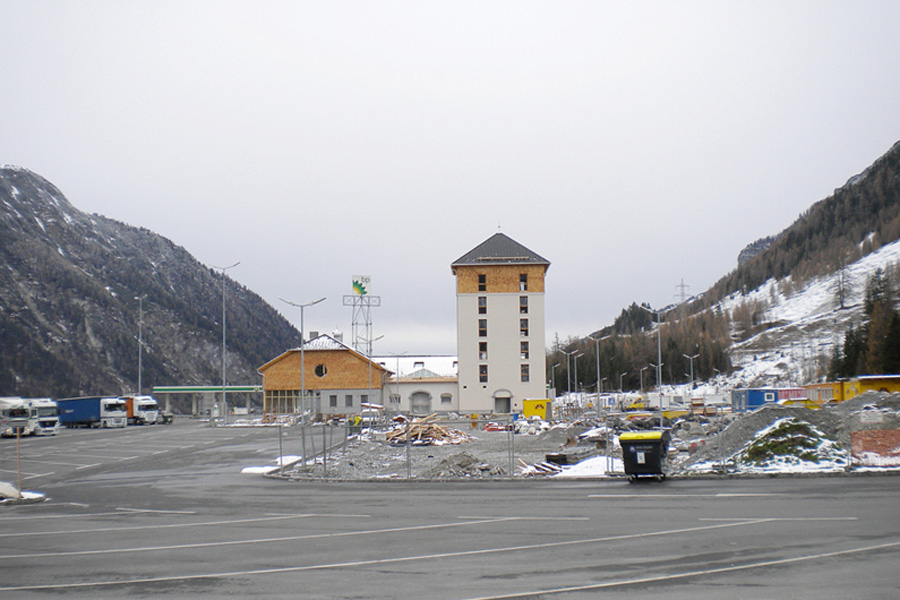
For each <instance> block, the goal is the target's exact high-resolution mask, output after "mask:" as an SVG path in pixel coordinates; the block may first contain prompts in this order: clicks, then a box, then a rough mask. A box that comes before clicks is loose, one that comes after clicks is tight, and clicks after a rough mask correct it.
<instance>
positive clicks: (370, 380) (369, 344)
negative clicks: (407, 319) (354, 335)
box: [360, 335, 384, 408]
mask: <svg viewBox="0 0 900 600" xmlns="http://www.w3.org/2000/svg"><path fill="white" fill-rule="evenodd" d="M382 338H384V336H383V335H379V336H378V337H377V338H375V339H369V343H368V344H367V345H368V347H369V353H370V354H369V356H367V357H366V358H368V359H369V402H372V354H371V352H372V344H373V343H374V342H377V341H378V340H380V339H382ZM383 388H384V386H382V389H383ZM378 399H379V400H380V401H381V404H382V408H384V406H383V405H384V401H383V400H382V398H381V397H380V395H379V398H378ZM360 408H362V407H360Z"/></svg>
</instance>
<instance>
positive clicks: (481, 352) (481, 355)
mask: <svg viewBox="0 0 900 600" xmlns="http://www.w3.org/2000/svg"><path fill="white" fill-rule="evenodd" d="M478 360H487V342H478Z"/></svg>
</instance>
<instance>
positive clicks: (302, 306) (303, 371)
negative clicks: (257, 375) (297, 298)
mask: <svg viewBox="0 0 900 600" xmlns="http://www.w3.org/2000/svg"><path fill="white" fill-rule="evenodd" d="M279 300H281V301H282V302H284V303H285V304H290V305H291V306H293V307H294V308H299V309H300V421H301V423H302V422H305V421H306V379H305V377H306V364H305V356H304V352H305V347H306V341H305V340H304V338H303V335H304V334H303V309H305V308H309V307H310V306H314V305H316V304H318V303H319V302H322V301H324V300H325V298H324V297H322V298H319V299H318V300H313V301H312V302H307V303H306V304H297V303H296V302H291V301H290V300H285V299H284V298H279ZM295 410H296V407H295Z"/></svg>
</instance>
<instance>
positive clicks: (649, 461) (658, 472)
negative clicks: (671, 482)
mask: <svg viewBox="0 0 900 600" xmlns="http://www.w3.org/2000/svg"><path fill="white" fill-rule="evenodd" d="M619 444H620V445H621V446H622V462H623V463H624V464H625V474H626V475H627V476H628V480H629V481H631V482H634V481H636V480H637V479H638V478H639V477H653V478H655V479H657V480H659V481H662V480H663V479H665V478H666V473H667V471H668V470H669V465H668V460H667V459H668V456H669V432H668V431H660V430H654V431H629V432H626V433H623V434H622V435H620V436H619Z"/></svg>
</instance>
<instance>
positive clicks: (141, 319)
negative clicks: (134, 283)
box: [134, 294, 147, 396]
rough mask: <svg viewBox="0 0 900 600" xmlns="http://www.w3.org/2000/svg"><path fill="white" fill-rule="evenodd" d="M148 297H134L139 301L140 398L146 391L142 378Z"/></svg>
mask: <svg viewBox="0 0 900 600" xmlns="http://www.w3.org/2000/svg"><path fill="white" fill-rule="evenodd" d="M146 297H147V294H143V295H141V296H135V297H134V299H135V300H137V301H138V386H137V393H138V396H140V395H141V390H143V389H144V387H143V382H142V381H141V376H142V375H143V370H144V355H143V352H144V298H146Z"/></svg>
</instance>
